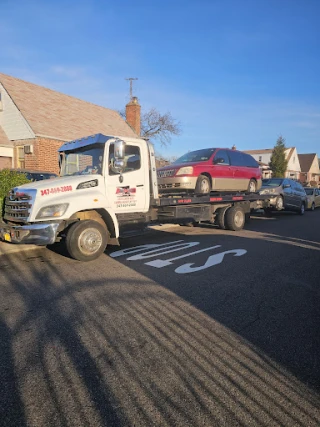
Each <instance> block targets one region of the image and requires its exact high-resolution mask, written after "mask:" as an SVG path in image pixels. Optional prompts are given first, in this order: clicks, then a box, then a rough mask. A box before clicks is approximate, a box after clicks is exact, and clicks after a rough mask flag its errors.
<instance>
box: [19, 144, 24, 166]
mask: <svg viewBox="0 0 320 427" xmlns="http://www.w3.org/2000/svg"><path fill="white" fill-rule="evenodd" d="M17 167H18V168H19V169H24V168H25V158H24V146H21V147H17Z"/></svg>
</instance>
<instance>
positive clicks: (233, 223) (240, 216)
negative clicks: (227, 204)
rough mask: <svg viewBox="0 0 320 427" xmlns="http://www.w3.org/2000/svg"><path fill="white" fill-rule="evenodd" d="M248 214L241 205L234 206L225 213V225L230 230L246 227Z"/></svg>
mask: <svg viewBox="0 0 320 427" xmlns="http://www.w3.org/2000/svg"><path fill="white" fill-rule="evenodd" d="M245 222H246V216H245V213H244V210H243V208H242V207H241V206H232V207H231V208H229V209H228V210H227V212H226V214H225V225H226V228H227V229H228V230H232V231H239V230H242V229H243V227H244V223H245Z"/></svg>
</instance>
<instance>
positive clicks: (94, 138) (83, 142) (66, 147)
mask: <svg viewBox="0 0 320 427" xmlns="http://www.w3.org/2000/svg"><path fill="white" fill-rule="evenodd" d="M109 139H115V137H114V136H109V135H108V136H107V135H102V133H97V134H96V135H91V136H86V137H84V138H80V139H75V140H74V141H70V142H66V143H65V144H63V145H62V146H61V147H60V148H59V150H58V151H71V150H75V149H77V148H80V147H86V146H87V145H92V144H105V143H106V142H107V141H108V140H109Z"/></svg>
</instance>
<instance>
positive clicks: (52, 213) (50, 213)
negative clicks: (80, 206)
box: [36, 203, 69, 219]
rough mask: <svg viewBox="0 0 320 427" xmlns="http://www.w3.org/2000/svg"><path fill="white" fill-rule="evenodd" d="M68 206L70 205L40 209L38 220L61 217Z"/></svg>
mask: <svg viewBox="0 0 320 427" xmlns="http://www.w3.org/2000/svg"><path fill="white" fill-rule="evenodd" d="M68 206H69V203H60V204H59V205H50V206H45V207H44V208H41V209H40V211H39V212H38V215H37V216H36V218H37V219H39V218H49V217H55V218H57V217H60V216H62V215H63V214H64V213H65V211H66V210H67V208H68Z"/></svg>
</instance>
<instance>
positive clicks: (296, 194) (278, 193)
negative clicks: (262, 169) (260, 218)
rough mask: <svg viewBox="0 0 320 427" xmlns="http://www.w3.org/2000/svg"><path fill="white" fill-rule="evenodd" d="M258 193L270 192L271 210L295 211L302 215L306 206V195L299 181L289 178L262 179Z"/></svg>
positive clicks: (268, 210)
mask: <svg viewBox="0 0 320 427" xmlns="http://www.w3.org/2000/svg"><path fill="white" fill-rule="evenodd" d="M259 193H260V194H270V196H271V198H270V208H268V209H267V212H270V211H272V210H276V211H281V210H288V211H296V212H298V213H299V214H300V215H303V214H304V212H305V210H306V208H307V195H306V192H305V190H304V188H303V187H302V185H301V184H300V183H299V182H296V181H294V180H292V179H289V178H270V179H263V180H262V187H261V189H260V191H259Z"/></svg>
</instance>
